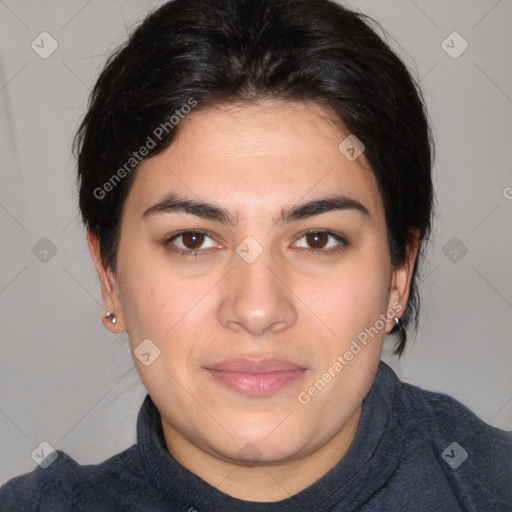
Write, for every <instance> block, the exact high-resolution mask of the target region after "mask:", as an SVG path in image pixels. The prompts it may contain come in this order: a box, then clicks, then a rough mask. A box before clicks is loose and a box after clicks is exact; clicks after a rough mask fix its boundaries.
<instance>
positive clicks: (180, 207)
mask: <svg viewBox="0 0 512 512" xmlns="http://www.w3.org/2000/svg"><path fill="white" fill-rule="evenodd" d="M339 210H349V211H355V212H359V213H360V214H362V215H363V216H364V217H366V218H368V219H370V218H371V215H370V212H369V210H368V208H366V206H364V205H363V204H362V203H361V202H359V201H358V200H357V199H353V198H351V197H347V196H344V195H334V196H329V197H325V198H320V199H314V200H312V201H308V202H307V203H302V204H297V205H293V206H291V207H288V208H283V209H282V210H281V215H280V216H279V217H278V218H277V220H276V221H275V224H277V225H279V224H287V223H290V222H293V221H296V220H300V219H306V218H308V217H313V216H315V215H320V214H322V213H327V212H332V211H339ZM180 211H183V212H185V213H190V214H192V215H196V216H197V217H200V218H202V219H208V220H214V221H217V222H221V223H222V224H227V225H230V226H236V225H237V224H238V222H239V219H240V217H239V215H238V214H237V213H233V212H231V211H229V210H227V209H226V208H223V207H221V206H217V205H215V204H213V203H208V202H205V201H198V200H195V199H188V198H183V197H179V196H178V195H177V194H174V193H171V194H169V195H167V196H165V197H164V198H163V199H162V200H161V201H159V202H158V203H156V204H154V205H153V206H151V207H149V208H148V209H147V210H146V211H145V212H144V213H143V214H142V218H149V217H154V216H155V215H159V214H164V213H172V212H180Z"/></svg>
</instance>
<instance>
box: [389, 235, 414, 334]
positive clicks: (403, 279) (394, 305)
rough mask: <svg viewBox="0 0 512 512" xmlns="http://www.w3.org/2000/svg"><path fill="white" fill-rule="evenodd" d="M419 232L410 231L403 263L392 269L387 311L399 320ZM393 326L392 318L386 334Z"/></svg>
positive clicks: (407, 293) (407, 296)
mask: <svg viewBox="0 0 512 512" xmlns="http://www.w3.org/2000/svg"><path fill="white" fill-rule="evenodd" d="M419 236H420V231H419V229H418V228H414V229H412V230H411V241H410V243H409V247H408V249H407V256H406V258H405V261H404V263H403V264H402V265H400V266H399V267H396V268H394V269H393V272H392V275H391V285H390V289H389V299H388V311H389V310H390V309H391V310H392V311H394V312H395V316H397V317H398V318H401V317H402V316H403V314H404V312H405V308H406V306H407V301H408V300H409V292H410V287H411V278H412V271H413V269H414V264H415V262H416V257H417V255H418V246H419ZM394 325H395V320H394V318H391V319H389V320H388V322H387V325H386V332H388V333H389V332H390V331H391V329H393V327H394Z"/></svg>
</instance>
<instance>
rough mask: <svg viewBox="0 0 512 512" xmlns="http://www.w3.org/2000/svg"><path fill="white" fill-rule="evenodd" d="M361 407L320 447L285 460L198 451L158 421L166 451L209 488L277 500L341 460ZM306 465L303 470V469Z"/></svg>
mask: <svg viewBox="0 0 512 512" xmlns="http://www.w3.org/2000/svg"><path fill="white" fill-rule="evenodd" d="M360 417H361V406H360V407H359V408H358V409H357V410H356V411H355V412H354V414H353V415H352V416H351V418H350V419H349V421H348V422H347V423H346V424H345V425H344V426H343V428H342V429H340V430H339V431H338V432H337V433H336V434H335V435H334V436H333V437H332V438H330V439H329V440H328V441H327V442H326V443H324V444H323V445H322V446H321V447H319V448H318V449H316V450H315V451H312V452H311V453H307V454H306V455H302V456H297V457H295V458H290V459H289V460H287V461H285V462H261V463H256V464H251V465H248V464H244V463H238V462H234V461H230V460H226V459H223V458H220V457H219V456H215V455H213V453H211V452H208V451H205V450H202V449H200V448H198V447H197V446H195V445H194V444H193V443H191V442H190V441H189V440H188V439H186V438H185V437H183V436H182V435H181V434H180V433H179V432H178V431H177V430H175V429H174V428H173V427H171V426H170V425H169V424H167V422H165V421H164V420H162V427H163V431H164V437H165V441H166V445H167V449H168V450H169V453H170V454H171V455H172V456H173V457H174V458H175V459H176V460H177V461H178V462H179V463H180V464H181V465H182V466H184V467H185V468H187V469H188V470H189V471H191V472H192V473H194V474H195V475H197V476H198V477H200V478H201V479H202V480H204V481H205V482H207V483H208V484H210V485H211V486H213V487H216V488H217V489H219V490H220V491H222V492H224V493H226V494H229V495H230V496H232V497H234V498H238V499H241V500H246V501H260V502H274V501H281V500H284V499H286V498H289V497H290V496H293V495H294V494H297V493H299V492H300V491H302V490H304V489H306V488H307V487H309V486H311V485H312V484H314V483H315V482H316V481H317V480H319V479H320V478H321V477H322V476H324V475H325V474H326V473H328V472H329V471H330V470H331V469H332V468H333V467H334V466H336V465H337V464H338V462H340V461H341V459H342V458H343V457H344V456H345V454H346V453H347V451H348V450H349V448H350V446H351V445H352V442H353V441H354V439H355V437H356V434H357V430H358V427H359V421H360ZM306 467H307V471H305V470H304V468H306Z"/></svg>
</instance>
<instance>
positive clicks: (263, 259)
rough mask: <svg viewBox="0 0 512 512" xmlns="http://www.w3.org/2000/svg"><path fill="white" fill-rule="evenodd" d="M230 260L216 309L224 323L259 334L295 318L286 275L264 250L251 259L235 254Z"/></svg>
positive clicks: (272, 331) (230, 326) (283, 326)
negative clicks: (221, 294) (221, 296)
mask: <svg viewBox="0 0 512 512" xmlns="http://www.w3.org/2000/svg"><path fill="white" fill-rule="evenodd" d="M233 264H234V267H233V268H232V270H231V271H230V272H229V274H228V275H227V276H226V279H225V280H224V281H225V282H224V283H223V284H224V288H223V298H222V300H221V303H220V305H219V309H218V318H219V321H220V323H221V324H222V325H223V326H225V327H227V328H230V329H234V330H238V331H242V330H245V331H247V332H248V333H250V334H252V335H254V336H259V335H261V334H264V333H275V332H279V331H282V330H284V329H286V328H288V327H290V326H291V325H293V324H294V323H295V322H296V321H297V309H296V307H295V305H294V302H293V297H294V296H293V293H292V291H291V288H290V287H289V285H288V284H287V282H286V281H287V280H286V275H285V273H284V272H283V271H282V270H281V271H280V269H279V268H278V267H277V266H276V265H275V264H274V265H272V260H271V258H270V255H269V254H268V253H267V252H265V251H264V252H263V254H261V255H260V256H259V257H258V259H256V261H253V262H252V263H247V262H246V261H244V260H243V259H242V258H240V257H238V256H235V257H234V262H233Z"/></svg>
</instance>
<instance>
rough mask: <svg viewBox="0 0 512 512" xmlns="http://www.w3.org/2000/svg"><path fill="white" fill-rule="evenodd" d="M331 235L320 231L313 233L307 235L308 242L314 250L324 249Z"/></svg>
mask: <svg viewBox="0 0 512 512" xmlns="http://www.w3.org/2000/svg"><path fill="white" fill-rule="evenodd" d="M328 240H329V235H328V234H327V233H322V232H320V231H312V232H311V233H307V234H306V241H307V243H308V245H309V246H310V247H311V248H313V249H323V248H324V247H325V246H326V245H327V241H328Z"/></svg>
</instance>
